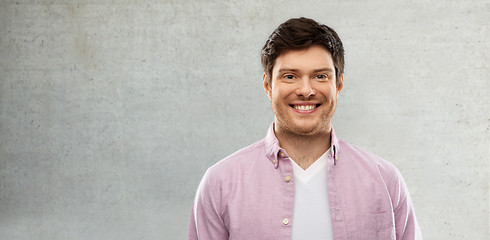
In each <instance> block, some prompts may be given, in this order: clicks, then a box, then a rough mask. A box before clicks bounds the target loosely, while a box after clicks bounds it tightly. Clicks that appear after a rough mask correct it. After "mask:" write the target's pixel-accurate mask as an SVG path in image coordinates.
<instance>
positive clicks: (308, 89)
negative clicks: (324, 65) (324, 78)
mask: <svg viewBox="0 0 490 240" xmlns="http://www.w3.org/2000/svg"><path fill="white" fill-rule="evenodd" d="M315 94H316V92H315V90H314V89H313V86H312V84H311V80H310V79H307V78H303V79H301V81H298V87H297V89H296V95H298V96H303V97H311V96H315Z"/></svg>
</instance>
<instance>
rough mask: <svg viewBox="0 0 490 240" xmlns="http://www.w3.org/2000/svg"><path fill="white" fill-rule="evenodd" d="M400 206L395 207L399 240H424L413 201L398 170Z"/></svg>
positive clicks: (397, 237)
mask: <svg viewBox="0 0 490 240" xmlns="http://www.w3.org/2000/svg"><path fill="white" fill-rule="evenodd" d="M396 173H397V175H398V193H399V194H398V196H399V197H398V205H397V206H395V209H394V212H395V228H396V239H397V240H422V239H423V238H422V233H421V231H420V227H419V225H418V222H417V218H416V217H415V210H414V207H413V203H412V199H411V198H410V194H409V193H408V189H407V186H406V184H405V181H404V180H403V177H402V176H401V174H400V172H398V170H397V171H396Z"/></svg>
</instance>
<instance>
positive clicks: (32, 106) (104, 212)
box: [0, 0, 490, 240]
mask: <svg viewBox="0 0 490 240" xmlns="http://www.w3.org/2000/svg"><path fill="white" fill-rule="evenodd" d="M298 16H307V17H312V18H314V19H316V20H318V21H320V22H322V23H326V24H328V25H330V26H332V27H334V28H335V29H336V30H337V31H338V33H339V34H340V36H341V38H342V39H343V41H344V43H345V48H346V62H347V63H346V73H345V88H344V91H343V93H342V95H341V96H340V99H339V106H338V110H337V113H336V116H335V119H334V126H335V128H336V131H337V133H338V135H339V137H341V138H343V139H345V140H348V141H350V142H352V143H354V144H357V145H360V146H362V147H364V148H366V149H369V150H371V151H373V152H375V153H377V154H379V155H381V156H382V157H384V158H385V159H387V160H389V161H392V162H393V163H395V165H396V166H398V168H399V169H400V171H401V172H402V174H403V175H404V177H405V179H406V181H407V184H408V187H409V189H410V191H411V193H412V198H413V201H414V203H415V207H416V212H417V215H418V218H419V220H420V224H421V227H422V230H423V233H424V235H425V238H426V239H440V240H443V239H444V240H459V239H489V238H490V236H489V235H490V234H489V203H490V202H489V180H490V179H489V160H490V159H489V155H490V130H489V128H490V108H489V104H488V103H489V102H490V98H489V92H490V84H489V80H490V79H489V78H490V69H489V65H490V59H489V53H490V41H489V39H490V31H489V23H490V3H489V1H484V0H475V1H450V0H443V1H425V0H423V1H422V0H414V1H380V0H375V1H320V0H318V1H279V0H275V1H249V0H243V1H216V0H208V1H165V0H160V1H156V0H154V1H108V0H97V1H95V0H90V1H82V0H72V1H61V0H52V1H44V0H38V1H25V0H18V1H11V0H2V1H1V3H0V239H9V240H10V239H12V240H14V239H50V240H51V239H185V237H186V232H187V224H188V219H189V213H190V208H191V203H192V200H193V197H194V193H195V190H196V188H197V184H198V182H199V180H200V178H201V176H202V174H203V173H204V171H205V170H206V168H207V167H209V166H210V165H212V164H213V163H215V162H217V161H218V160H220V159H221V158H223V157H225V156H227V155H228V154H231V153H232V152H234V151H235V150H237V149H239V148H241V147H244V146H246V145H248V144H250V143H252V142H254V141H256V140H258V139H260V138H262V137H263V136H264V134H265V132H266V130H267V127H268V126H269V124H270V122H271V121H272V113H271V110H270V106H269V102H268V99H267V97H266V96H265V94H264V93H263V90H262V87H261V74H262V70H261V67H260V60H259V53H260V48H261V47H262V45H263V43H264V42H265V40H266V38H267V37H268V35H269V34H270V33H271V31H272V30H273V29H274V28H275V27H276V26H277V25H278V24H280V23H281V22H283V21H285V20H286V19H288V18H290V17H298Z"/></svg>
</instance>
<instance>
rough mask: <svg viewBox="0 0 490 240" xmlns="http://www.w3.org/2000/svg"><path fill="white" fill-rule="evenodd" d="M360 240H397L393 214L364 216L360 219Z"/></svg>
mask: <svg viewBox="0 0 490 240" xmlns="http://www.w3.org/2000/svg"><path fill="white" fill-rule="evenodd" d="M357 224H358V225H357V226H358V227H359V234H358V239H359V240H395V238H396V236H395V220H394V215H393V213H392V212H387V213H369V214H362V215H360V216H359V218H358V223H357Z"/></svg>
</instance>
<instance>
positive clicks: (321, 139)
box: [275, 129, 332, 169]
mask: <svg viewBox="0 0 490 240" xmlns="http://www.w3.org/2000/svg"><path fill="white" fill-rule="evenodd" d="M331 133H332V130H331V129H330V130H329V131H328V132H323V133H320V134H315V135H298V134H295V133H292V132H290V131H280V130H277V129H276V130H275V134H276V137H277V139H278V140H279V145H280V146H281V148H283V149H284V150H285V151H286V152H287V153H288V155H289V156H290V157H291V159H293V160H294V161H295V162H296V163H297V164H298V165H299V166H300V167H301V168H303V169H307V168H308V167H309V166H311V164H313V163H314V162H315V161H316V160H317V159H318V158H320V157H321V156H322V155H323V154H324V153H325V152H326V151H327V150H328V149H329V148H330V144H331V143H330V138H331Z"/></svg>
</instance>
